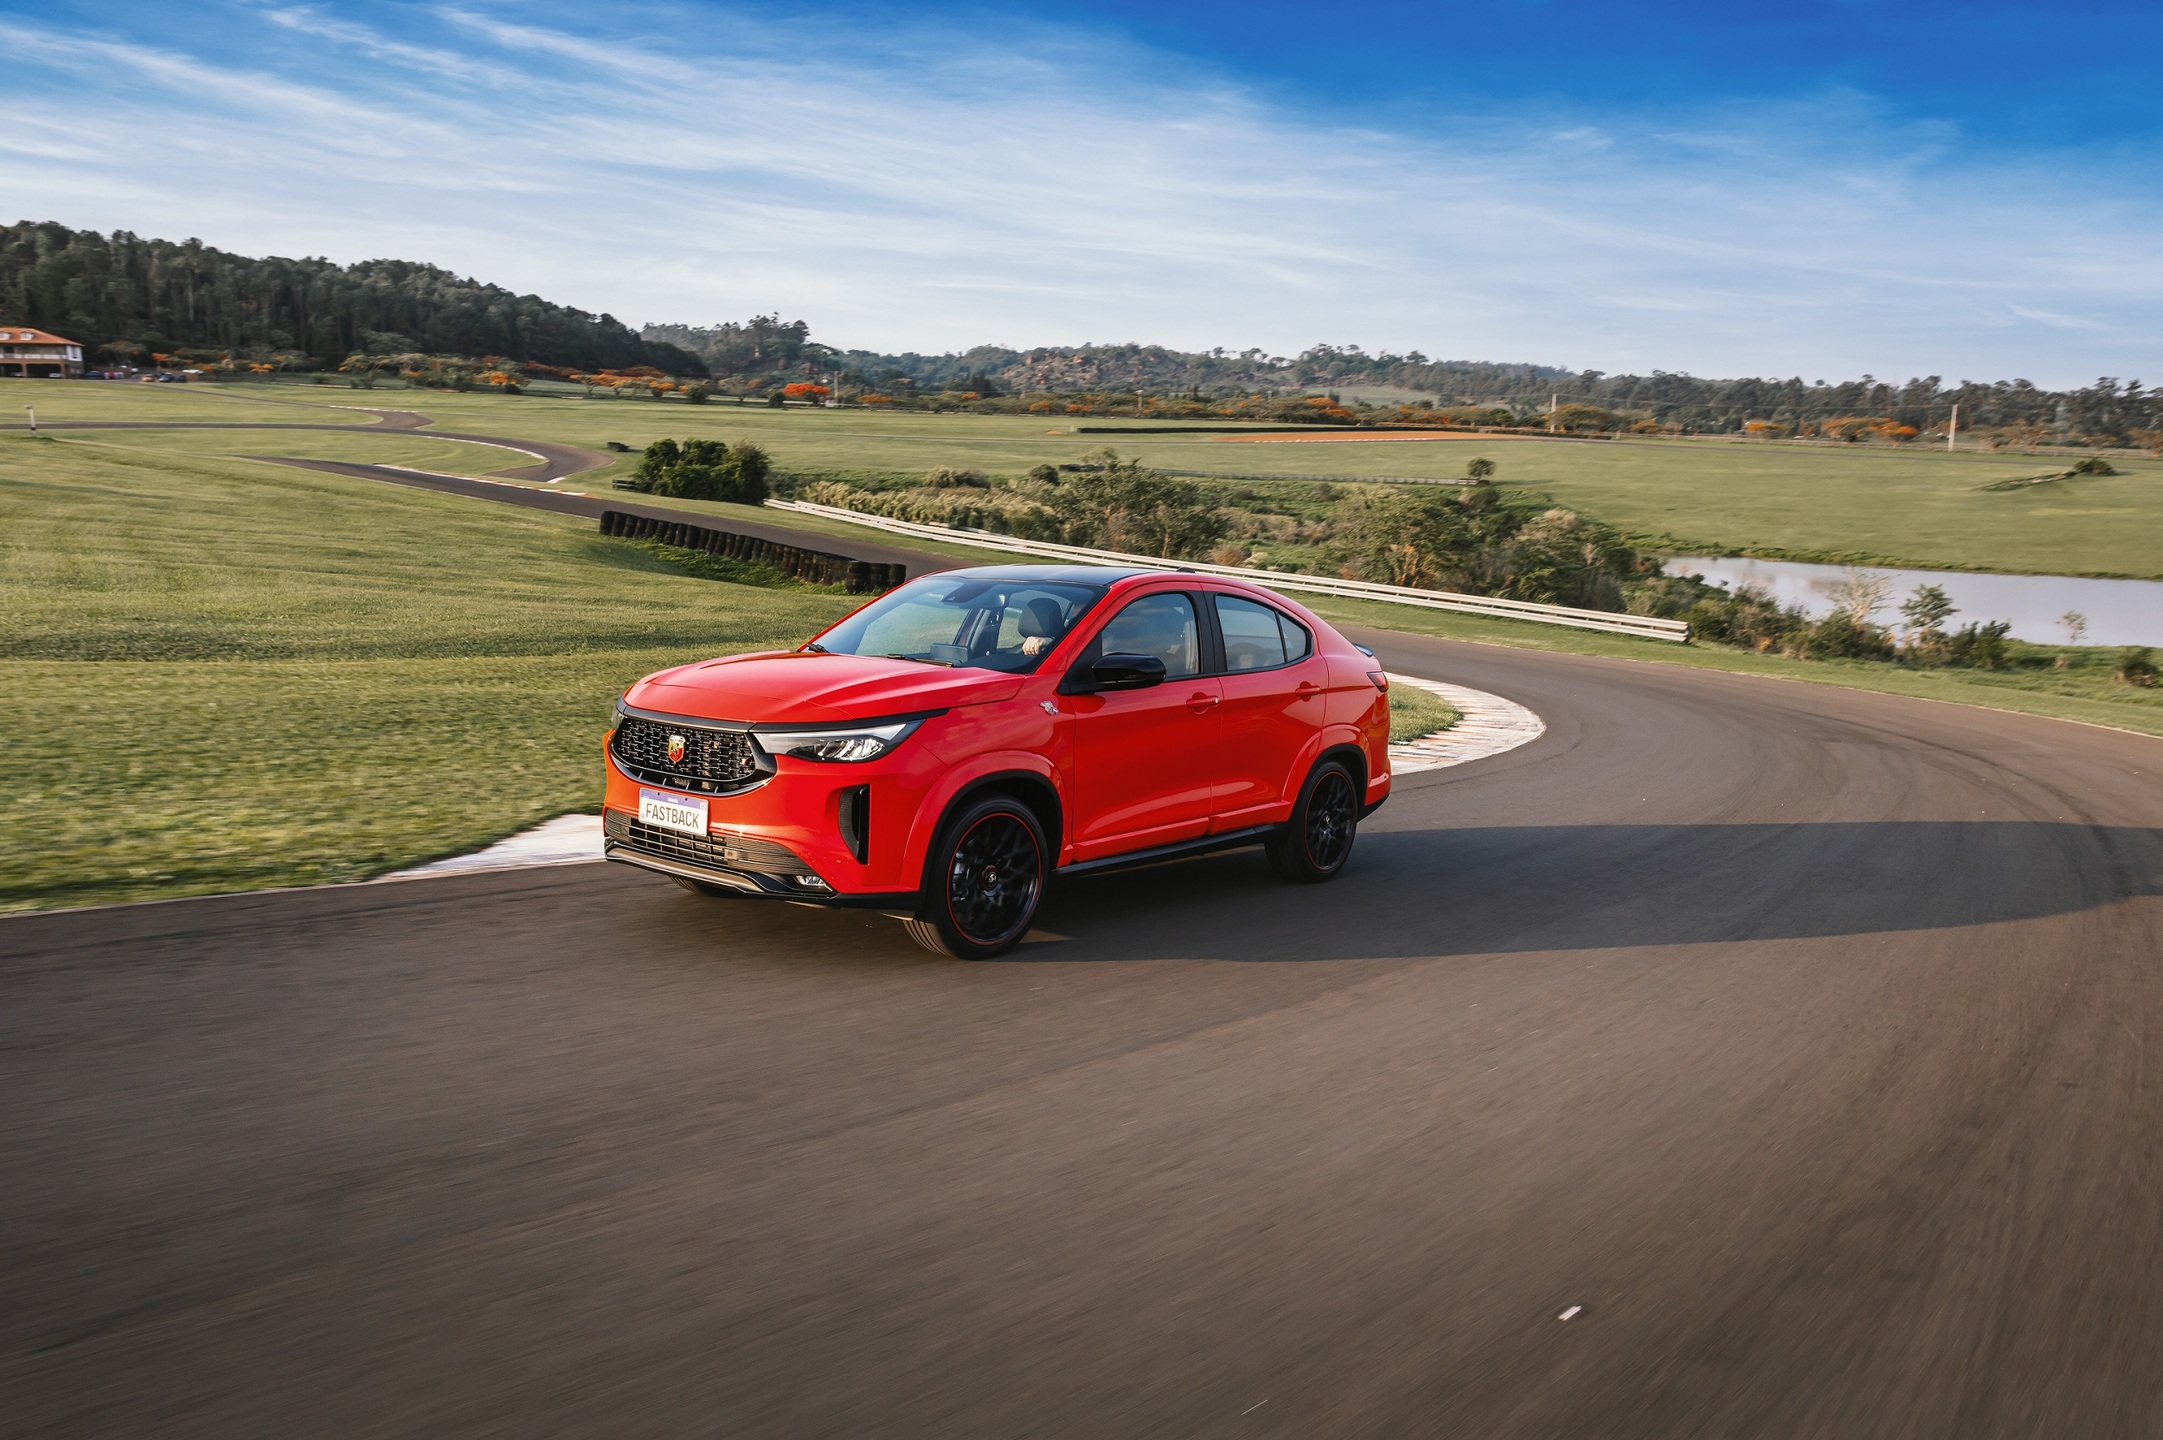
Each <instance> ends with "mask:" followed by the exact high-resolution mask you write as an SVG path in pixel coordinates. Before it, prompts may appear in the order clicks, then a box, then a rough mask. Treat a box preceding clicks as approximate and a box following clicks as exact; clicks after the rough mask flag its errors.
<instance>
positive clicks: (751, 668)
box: [624, 650, 1022, 725]
mask: <svg viewBox="0 0 2163 1440" xmlns="http://www.w3.org/2000/svg"><path fill="white" fill-rule="evenodd" d="M1021 681H1022V677H1020V676H1018V675H1002V674H1000V673H998V672H997V671H994V670H971V669H951V670H950V669H947V668H946V667H945V666H943V665H926V664H923V663H921V662H918V661H914V660H887V659H883V658H881V657H878V656H868V655H828V654H823V653H820V652H818V651H803V650H796V651H769V652H767V653H765V654H760V655H731V656H729V657H727V658H726V659H722V660H708V661H704V662H702V663H700V664H697V665H682V666H678V667H677V668H676V669H674V670H663V671H661V672H660V673H658V674H654V675H648V676H647V677H646V678H645V679H643V680H641V681H639V682H638V683H637V684H636V685H634V686H632V687H631V692H630V694H629V695H627V696H625V697H624V703H626V704H628V705H633V706H636V707H637V708H638V709H641V710H660V711H663V712H666V713H667V714H670V715H686V716H692V717H695V718H697V719H702V720H740V721H746V722H748V723H750V724H753V725H764V724H774V723H784V724H786V723H792V722H796V721H807V722H812V723H824V722H827V721H837V720H871V719H876V718H878V717H880V716H884V715H907V714H910V713H912V712H914V711H918V710H945V709H950V708H952V707H954V706H957V705H982V704H984V703H986V702H988V701H993V700H1006V699H1010V698H1012V697H1013V696H1014V695H1015V694H1016V693H1017V692H1019V691H1020V689H1021Z"/></svg>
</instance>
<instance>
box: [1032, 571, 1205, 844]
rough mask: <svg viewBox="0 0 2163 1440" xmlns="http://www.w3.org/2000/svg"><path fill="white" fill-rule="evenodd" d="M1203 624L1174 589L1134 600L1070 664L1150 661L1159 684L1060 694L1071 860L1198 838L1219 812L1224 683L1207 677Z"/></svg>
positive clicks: (1082, 669)
mask: <svg viewBox="0 0 2163 1440" xmlns="http://www.w3.org/2000/svg"><path fill="white" fill-rule="evenodd" d="M1202 637H1203V630H1202V617H1201V614H1200V612H1199V611H1198V610H1197V609H1196V606H1195V597H1193V596H1191V595H1189V594H1187V593H1186V592H1184V591H1180V590H1160V591H1156V592H1154V593H1152V594H1148V595H1143V596H1139V597H1137V598H1136V599H1133V600H1130V601H1128V602H1127V604H1126V605H1124V606H1122V607H1121V608H1120V610H1119V611H1118V612H1117V613H1116V614H1114V615H1113V616H1112V617H1111V619H1110V620H1108V621H1106V622H1105V624H1104V628H1103V629H1102V630H1100V631H1099V632H1098V633H1097V636H1096V638H1095V639H1094V640H1093V641H1091V642H1090V644H1089V645H1088V646H1086V647H1085V648H1084V649H1083V651H1082V653H1081V656H1080V657H1079V658H1078V659H1077V660H1076V661H1075V672H1077V673H1084V674H1085V673H1087V670H1088V667H1089V666H1090V665H1091V664H1092V663H1094V662H1095V660H1096V659H1097V657H1098V656H1100V655H1114V654H1134V655H1154V656H1156V657H1157V658H1158V659H1159V660H1162V661H1163V662H1164V674H1165V678H1164V683H1163V684H1161V685H1153V686H1150V687H1149V688H1147V689H1144V690H1115V691H1108V692H1104V693H1100V694H1085V695H1061V696H1060V698H1059V702H1058V704H1059V708H1060V710H1061V712H1062V713H1063V714H1066V715H1070V716H1072V717H1073V721H1072V723H1073V736H1074V777H1073V785H1072V797H1071V800H1070V804H1071V805H1072V807H1073V812H1074V821H1073V830H1074V858H1075V859H1076V860H1093V859H1099V858H1102V857H1104V856H1107V855H1117V854H1122V853H1124V852H1126V851H1129V850H1145V849H1148V848H1149V847H1150V846H1153V845H1170V844H1175V843H1177V842H1179V841H1181V840H1192V839H1197V838H1199V837H1200V836H1201V835H1202V834H1204V833H1205V832H1206V831H1207V830H1208V828H1209V820H1210V816H1211V815H1212V814H1213V813H1214V811H1215V802H1216V786H1217V779H1218V756H1217V735H1218V722H1217V709H1218V707H1219V705H1220V704H1221V703H1222V702H1223V698H1224V695H1223V690H1222V687H1221V685H1220V682H1219V681H1218V680H1216V679H1215V678H1213V677H1211V676H1207V675H1204V674H1203V673H1202V671H1203V654H1204V651H1203V638H1202Z"/></svg>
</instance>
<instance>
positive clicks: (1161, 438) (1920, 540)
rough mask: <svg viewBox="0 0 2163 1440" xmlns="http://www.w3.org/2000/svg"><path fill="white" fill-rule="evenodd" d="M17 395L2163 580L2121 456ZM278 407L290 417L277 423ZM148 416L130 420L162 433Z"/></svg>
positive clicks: (562, 403)
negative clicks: (1176, 482)
mask: <svg viewBox="0 0 2163 1440" xmlns="http://www.w3.org/2000/svg"><path fill="white" fill-rule="evenodd" d="M17 393H21V394H25V395H29V396H32V397H34V398H35V399H36V400H37V402H38V404H39V413H40V415H41V416H42V417H45V418H51V419H60V418H80V419H121V418H137V417H136V412H135V409H134V408H133V407H136V406H142V407H148V409H154V410H155V411H156V415H157V418H167V417H173V418H201V419H212V418H220V417H223V416H227V415H230V416H233V417H235V418H246V419H280V420H295V419H300V418H303V417H307V418H321V419H323V420H325V421H326V422H329V423H339V424H346V423H352V422H354V421H356V420H364V419H365V417H358V416H355V415H354V414H353V413H352V412H351V411H349V410H338V409H333V408H330V407H333V406H341V405H371V406H378V407H385V408H410V409H418V410H422V411H425V412H427V413H428V414H430V415H432V416H434V417H436V423H437V425H438V426H439V427H441V428H444V429H455V430H470V431H475V432H478V433H483V434H501V435H511V436H531V437H534V438H539V439H552V440H563V441H569V442H571V443H574V444H580V445H585V446H588V447H591V448H594V449H601V448H602V447H603V445H604V443H605V442H606V441H609V440H615V441H618V442H621V443H623V444H626V445H630V446H632V447H634V448H636V447H643V446H644V445H645V444H647V443H648V442H649V441H652V440H657V439H660V438H662V437H664V436H675V437H678V438H682V437H687V436H694V435H706V436H715V437H719V438H723V439H730V440H734V439H751V440H756V441H757V442H758V443H759V444H761V445H763V446H765V447H766V449H767V450H768V451H770V452H771V453H772V455H773V456H774V459H775V461H776V463H777V464H778V465H779V466H780V467H782V468H783V469H784V470H788V471H792V472H799V473H832V474H844V475H846V474H920V473H922V472H923V471H925V470H928V469H930V468H931V467H932V466H935V465H954V466H975V467H978V468H980V469H984V470H987V471H990V472H993V473H1005V474H1020V473H1022V472H1023V471H1026V470H1027V469H1028V468H1029V467H1031V466H1033V465H1038V464H1042V463H1045V462H1047V461H1048V462H1053V463H1057V462H1060V461H1071V460H1073V459H1075V458H1077V457H1078V456H1080V455H1081V454H1082V453H1084V452H1085V451H1088V450H1090V449H1094V448H1096V447H1097V446H1099V445H1103V444H1106V443H1109V444H1111V445H1112V446H1114V447H1115V448H1117V449H1119V450H1120V451H1121V452H1122V453H1130V454H1131V453H1138V454H1140V455H1142V456H1143V457H1145V458H1146V459H1147V460H1148V461H1149V462H1150V463H1152V464H1156V465H1162V466H1166V467H1170V468H1174V469H1181V470H1200V471H1213V472H1230V473H1239V474H1260V475H1305V474H1328V475H1383V476H1402V477H1408V478H1409V477H1420V476H1450V475H1457V474H1461V473H1462V471H1463V467H1464V464H1465V461H1466V460H1467V459H1469V458H1470V457H1471V456H1472V455H1473V454H1475V453H1477V454H1484V455H1486V456H1487V457H1488V458H1490V459H1493V460H1494V461H1495V462H1496V463H1497V464H1498V465H1499V466H1500V467H1501V469H1500V473H1499V474H1498V476H1497V477H1496V478H1497V480H1498V481H1499V482H1501V483H1503V484H1504V485H1506V486H1509V487H1512V488H1515V489H1520V490H1524V491H1529V492H1532V493H1536V494H1540V495H1545V496H1550V497H1552V498H1553V499H1554V500H1555V501H1556V502H1557V503H1559V504H1564V505H1568V506H1570V507H1572V508H1574V509H1577V510H1579V511H1581V512H1582V513H1584V514H1587V515H1591V516H1593V517H1595V518H1598V519H1601V520H1605V521H1607V522H1609V523H1611V524H1614V525H1616V526H1619V527H1621V528H1622V529H1623V530H1625V531H1626V532H1628V533H1630V534H1631V535H1633V536H1635V537H1637V538H1639V539H1640V540H1641V541H1643V542H1645V543H1647V544H1648V545H1651V546H1653V547H1654V548H1661V549H1667V550H1671V551H1675V552H1679V553H1728V552H1741V553H1750V554H1757V555H1764V556H1769V557H1785V558H1790V559H1817V560H1830V561H1834V562H1836V563H1847V562H1852V563H1869V564H1882V565H1905V566H1912V567H1917V568H1925V569H1933V568H1934V569H1952V570H2002V571H2016V572H2027V573H2034V574H2075V575H2130V576H2139V577H2143V578H2163V544H2158V543H2157V538H2156V537H2157V536H2159V535H2163V462H2159V461H2156V460H2152V459H2147V458H2143V457H2124V456H2114V457H2113V458H2112V463H2113V464H2115V465H2116V466H2118V468H2120V469H2121V470H2123V471H2124V472H2125V473H2124V474H2122V475H2119V476H2114V477H2102V478H2089V479H2079V480H2068V481H2061V482H2059V483H2057V484H2053V485H2046V486H2039V487H2036V488H2034V489H2031V490H2024V491H2016V492H2011V493H1993V492H1989V491H1985V490H1981V489H1979V488H1978V487H1980V486H1982V485H1985V484H1988V483H1990V482H1992V481H1994V480H1999V479H2004V478H2008V477H2011V476H2019V475H2032V474H2038V473H2042V472H2045V471H2049V470H2054V469H2059V468H2062V467H2063V466H2064V465H2065V464H2067V463H2069V462H2067V461H2066V460H2065V459H2063V458H2062V457H2055V456H2033V455H1991V454H1988V453H1975V452H1963V453H1959V454H1954V455H1947V454H1945V453H1944V452H1942V451H1936V450H1930V449H1921V448H1916V449H1893V448H1889V447H1877V446H1867V445H1865V446H1832V447H1827V446H1804V445H1791V444H1781V443H1768V442H1755V441H1752V442H1744V441H1727V440H1702V441H1683V440H1634V439H1633V440H1620V441H1597V442H1595V441H1569V440H1542V439H1525V438H1512V437H1498V438H1495V439H1493V440H1492V441H1491V442H1486V441H1483V442H1478V443H1474V442H1467V441H1462V440H1452V441H1446V442H1430V441H1398V442H1378V443H1365V444H1342V443H1337V444H1268V445H1259V444H1249V443H1240V442H1236V441H1226V440H1223V439H1219V438H1214V437H1213V436H1211V435H1209V434H1207V433H1203V432H1199V431H1190V432H1188V433H1180V434H1155V433H1135V434H1132V435H1131V436H1122V435H1120V434H1118V433H1116V432H1117V431H1118V430H1120V429H1122V428H1132V426H1131V425H1128V426H1123V425H1122V423H1121V422H1119V421H1113V420H1096V419H1091V420H1085V421H1077V420H1072V419H1069V418H1067V417H1063V416H1062V417H1054V418H1044V417H1027V416H974V415H926V414H894V413H879V412H873V411H860V410H809V409H792V410H770V409H767V408H765V407H763V406H737V405H734V404H731V403H726V402H717V403H713V404H708V405H704V406H691V405H685V404H682V403H680V402H665V403H657V402H654V401H651V400H615V399H609V400H600V399H595V400H588V399H585V398H583V397H580V396H575V395H554V396H547V395H522V396H506V395H501V394H493V393H491V394H482V393H471V394H463V395H461V394H455V393H436V392H429V391H419V390H404V389H397V388H385V389H377V390H372V391H360V390H349V389H343V388H338V387H325V386H312V385H282V386H273V385H263V386H241V385H228V386H210V385H191V386H143V385H87V384H86V385H60V384H55V383H53V382H49V381H37V380H28V381H0V409H7V410H13V409H16V408H19V406H20V403H21V402H19V401H12V397H13V396H14V395H16V394H17ZM11 401H12V403H9V402H11ZM278 402H282V403H283V405H284V407H285V408H283V409H280V410H277V411H276V413H272V412H273V408H274V405H275V404H276V403H278ZM311 408H312V410H313V414H312V415H311V414H310V409H311ZM148 409H146V410H145V412H144V413H143V414H142V415H141V416H140V418H152V416H151V414H150V413H148ZM78 411H80V413H78ZM92 412H95V413H92ZM1136 423H1138V422H1136ZM1079 424H1086V425H1089V426H1091V427H1092V428H1098V427H1108V429H1109V432H1111V433H1101V434H1100V433H1091V434H1086V435H1084V434H1078V433H1076V429H1075V427H1076V426H1077V425H1079ZM285 438H286V437H282V436H279V435H278V434H276V433H275V432H265V433H264V434H262V435H258V436H252V437H236V438H228V439H226V440H222V441H217V442H214V443H215V444H217V445H220V446H223V447H224V453H256V454H263V453H281V454H301V453H310V452H304V451H302V450H299V449H294V448H285V449H279V448H276V447H275V446H274V445H273V444H272V443H271V442H274V441H282V440H284V439H285ZM351 443H352V445H353V447H354V448H353V449H352V450H351V451H340V452H339V453H338V454H337V455H335V456H329V455H326V456H325V457H324V458H343V459H368V458H375V457H374V456H372V455H371V454H370V453H368V447H369V446H370V445H385V446H388V445H391V444H395V443H399V442H396V441H394V440H392V438H391V437H389V436H382V437H369V436H367V435H365V434H361V433H356V434H355V435H354V436H353V437H352V442H351ZM383 453H384V454H386V455H387V454H388V453H389V452H388V451H387V450H386V451H385V452H383ZM396 463H423V462H415V461H398V462H396ZM502 463H504V464H511V463H517V459H516V457H512V459H511V460H510V461H507V462H502ZM635 464H636V457H635V456H625V457H619V458H618V459H617V460H616V462H615V463H614V464H613V465H612V466H611V467H610V468H609V469H608V470H607V471H603V472H598V473H593V474H588V475H584V476H581V477H579V479H578V480H577V481H576V482H574V483H576V484H577V485H578V487H579V488H582V489H598V490H605V489H606V488H607V487H608V481H609V478H610V476H611V475H613V474H618V473H623V472H625V471H628V470H629V469H630V468H632V466H634V465H635ZM436 468H449V469H453V470H454V471H455V472H456V473H463V474H484V473H487V472H488V471H489V470H491V469H497V468H502V465H501V464H499V463H498V461H497V460H496V458H495V457H494V456H493V455H491V454H490V453H489V452H485V451H469V450H463V449H454V450H453V451H451V452H449V453H448V455H447V457H446V458H445V459H444V461H443V462H442V463H441V464H440V465H438V466H437V467H436ZM1229 483H1235V484H1238V483H1243V482H1229Z"/></svg>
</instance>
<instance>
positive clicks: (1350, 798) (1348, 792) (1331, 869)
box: [1264, 760, 1359, 885]
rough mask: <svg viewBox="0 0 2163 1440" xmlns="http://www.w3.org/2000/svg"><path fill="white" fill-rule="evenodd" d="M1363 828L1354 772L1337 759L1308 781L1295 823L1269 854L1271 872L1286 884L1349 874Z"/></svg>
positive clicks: (1310, 882)
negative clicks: (1355, 843)
mask: <svg viewBox="0 0 2163 1440" xmlns="http://www.w3.org/2000/svg"><path fill="white" fill-rule="evenodd" d="M1358 829H1359V796H1358V793H1357V788H1356V787H1355V785H1354V783H1353V780H1352V772H1351V771H1349V770H1347V769H1345V767H1344V765H1343V764H1342V763H1341V762H1339V761H1336V760H1331V761H1328V762H1326V763H1324V764H1321V765H1317V766H1315V767H1314V771H1313V773H1311V774H1309V775H1308V776H1307V783H1306V784H1304V785H1302V786H1300V787H1299V799H1298V800H1297V801H1295V802H1294V803H1293V805H1292V818H1291V821H1290V823H1288V824H1287V825H1286V826H1285V827H1284V829H1283V830H1282V831H1281V832H1279V833H1278V834H1277V835H1276V836H1275V837H1274V838H1272V839H1271V840H1270V841H1269V843H1268V844H1267V845H1266V846H1265V847H1264V849H1266V850H1267V852H1268V854H1269V863H1270V867H1271V868H1272V869H1274V870H1275V871H1276V872H1277V874H1279V875H1280V876H1282V877H1283V878H1284V879H1286V880H1294V881H1298V882H1300V883H1302V884H1307V885H1315V884H1319V883H1321V882H1322V881H1324V880H1329V879H1333V878H1335V877H1336V875H1337V873H1338V872H1339V871H1341V870H1342V869H1344V866H1345V862H1346V861H1347V860H1350V859H1351V858H1352V840H1353V838H1354V836H1355V835H1356V834H1357V832H1358Z"/></svg>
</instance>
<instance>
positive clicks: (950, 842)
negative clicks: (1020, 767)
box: [902, 795, 1051, 960]
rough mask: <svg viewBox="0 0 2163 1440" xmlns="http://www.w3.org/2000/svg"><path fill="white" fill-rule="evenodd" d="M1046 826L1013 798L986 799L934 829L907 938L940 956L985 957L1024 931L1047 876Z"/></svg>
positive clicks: (1011, 943) (1017, 941)
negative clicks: (929, 852)
mask: <svg viewBox="0 0 2163 1440" xmlns="http://www.w3.org/2000/svg"><path fill="white" fill-rule="evenodd" d="M1048 853H1049V847H1048V846H1046V845H1045V843H1044V830H1043V827H1042V826H1040V825H1039V824H1038V823H1037V819H1036V816H1035V815H1034V814H1033V813H1031V812H1030V810H1029V807H1028V806H1026V805H1023V804H1022V803H1021V802H1020V801H1018V800H1016V799H1014V798H1013V797H1012V796H1010V795H986V796H985V797H983V798H982V799H980V800H976V801H972V802H970V803H969V804H967V805H964V806H963V807H962V808H961V809H960V810H958V811H956V812H955V813H954V814H953V815H952V816H950V817H949V818H948V820H947V821H946V823H945V824H943V825H941V826H940V827H939V837H938V839H937V840H935V841H934V842H933V843H932V847H931V854H930V855H929V856H927V857H926V858H925V861H924V889H923V898H922V900H921V902H920V908H919V909H918V910H917V913H916V916H915V918H913V919H909V920H904V921H903V922H902V926H903V928H905V929H906V930H907V931H908V932H909V935H910V937H911V938H912V939H914V940H915V941H916V943H917V944H919V945H921V946H923V947H924V948H925V949H926V950H929V951H931V952H932V953H934V954H937V955H949V956H952V957H953V958H954V959H956V960H989V959H991V958H993V957H994V956H997V955H1004V954H1005V953H1006V952H1007V951H1009V950H1011V949H1013V948H1014V947H1015V946H1016V945H1019V944H1020V943H1021V937H1022V936H1024V935H1026V934H1028V933H1029V922H1030V921H1032V920H1034V919H1035V918H1036V907H1037V904H1038V902H1039V901H1041V900H1042V899H1043V898H1044V885H1045V882H1046V881H1047V880H1049V879H1050V878H1051V877H1050V868H1051V867H1050V865H1049V864H1048V863H1047V855H1048Z"/></svg>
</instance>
